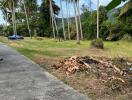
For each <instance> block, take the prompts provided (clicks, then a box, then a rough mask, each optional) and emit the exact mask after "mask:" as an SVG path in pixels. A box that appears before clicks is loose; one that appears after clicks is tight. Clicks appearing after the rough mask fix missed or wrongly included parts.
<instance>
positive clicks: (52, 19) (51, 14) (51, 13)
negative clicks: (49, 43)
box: [50, 0, 56, 39]
mask: <svg viewBox="0 0 132 100" xmlns="http://www.w3.org/2000/svg"><path fill="white" fill-rule="evenodd" d="M50 16H51V22H52V29H53V35H54V39H56V35H55V27H54V18H53V12H52V3H51V0H50Z"/></svg>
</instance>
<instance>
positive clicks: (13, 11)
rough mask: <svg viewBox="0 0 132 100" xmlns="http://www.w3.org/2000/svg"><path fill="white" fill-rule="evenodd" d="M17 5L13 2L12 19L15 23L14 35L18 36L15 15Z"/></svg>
mask: <svg viewBox="0 0 132 100" xmlns="http://www.w3.org/2000/svg"><path fill="white" fill-rule="evenodd" d="M15 11H16V9H15V3H14V0H12V17H13V18H12V19H13V23H14V35H17V31H16V15H15Z"/></svg>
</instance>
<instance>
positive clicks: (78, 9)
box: [76, 0, 83, 40]
mask: <svg viewBox="0 0 132 100" xmlns="http://www.w3.org/2000/svg"><path fill="white" fill-rule="evenodd" d="M76 2H77V11H78V19H79V25H80V33H81V39H82V40H83V33H82V22H81V17H80V15H81V14H80V8H79V7H80V6H79V0H77V1H76Z"/></svg>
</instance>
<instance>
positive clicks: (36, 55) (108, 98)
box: [0, 37, 132, 100]
mask: <svg viewBox="0 0 132 100" xmlns="http://www.w3.org/2000/svg"><path fill="white" fill-rule="evenodd" d="M0 42H3V43H5V44H7V45H9V46H11V47H13V48H14V49H16V50H17V51H18V52H20V53H22V54H24V55H25V56H27V57H29V58H30V59H32V60H34V61H35V62H36V63H38V64H39V65H40V66H41V67H43V68H44V69H46V70H47V71H49V72H50V73H51V74H53V75H54V76H56V77H57V78H59V79H60V80H62V81H63V82H64V83H65V84H68V85H70V86H71V87H73V88H74V89H77V90H79V91H80V92H81V93H83V94H86V95H88V96H89V97H90V98H92V100H97V99H98V100H131V99H129V98H131V94H128V93H127V94H125V95H123V94H120V93H118V92H117V93H116V92H113V91H111V90H109V88H107V87H106V86H105V85H104V83H102V82H101V81H100V79H98V78H97V77H96V75H94V74H92V73H89V74H87V73H85V71H84V72H79V73H76V74H72V75H70V77H67V76H66V75H65V73H64V72H63V70H56V69H54V68H53V67H52V65H53V64H55V63H56V62H58V60H60V59H62V58H63V57H69V56H75V55H77V56H98V57H106V58H119V57H124V58H127V59H131V60H132V40H131V41H128V40H122V41H117V42H104V49H103V50H100V49H95V48H91V47H90V43H91V41H81V44H80V45H77V44H76V41H75V40H73V41H62V42H56V41H55V40H53V39H49V38H38V39H34V38H33V39H30V38H25V39H24V40H21V41H9V40H8V39H7V38H6V37H0ZM117 63H118V62H117ZM90 87H91V88H90ZM100 91H101V92H100Z"/></svg>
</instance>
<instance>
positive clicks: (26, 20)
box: [23, 0, 32, 39]
mask: <svg viewBox="0 0 132 100" xmlns="http://www.w3.org/2000/svg"><path fill="white" fill-rule="evenodd" d="M23 5H24V11H25V16H26V22H27V27H28V32H29V35H30V38H31V39H32V35H31V30H30V26H29V21H28V16H27V10H26V6H25V1H24V0H23Z"/></svg>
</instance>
